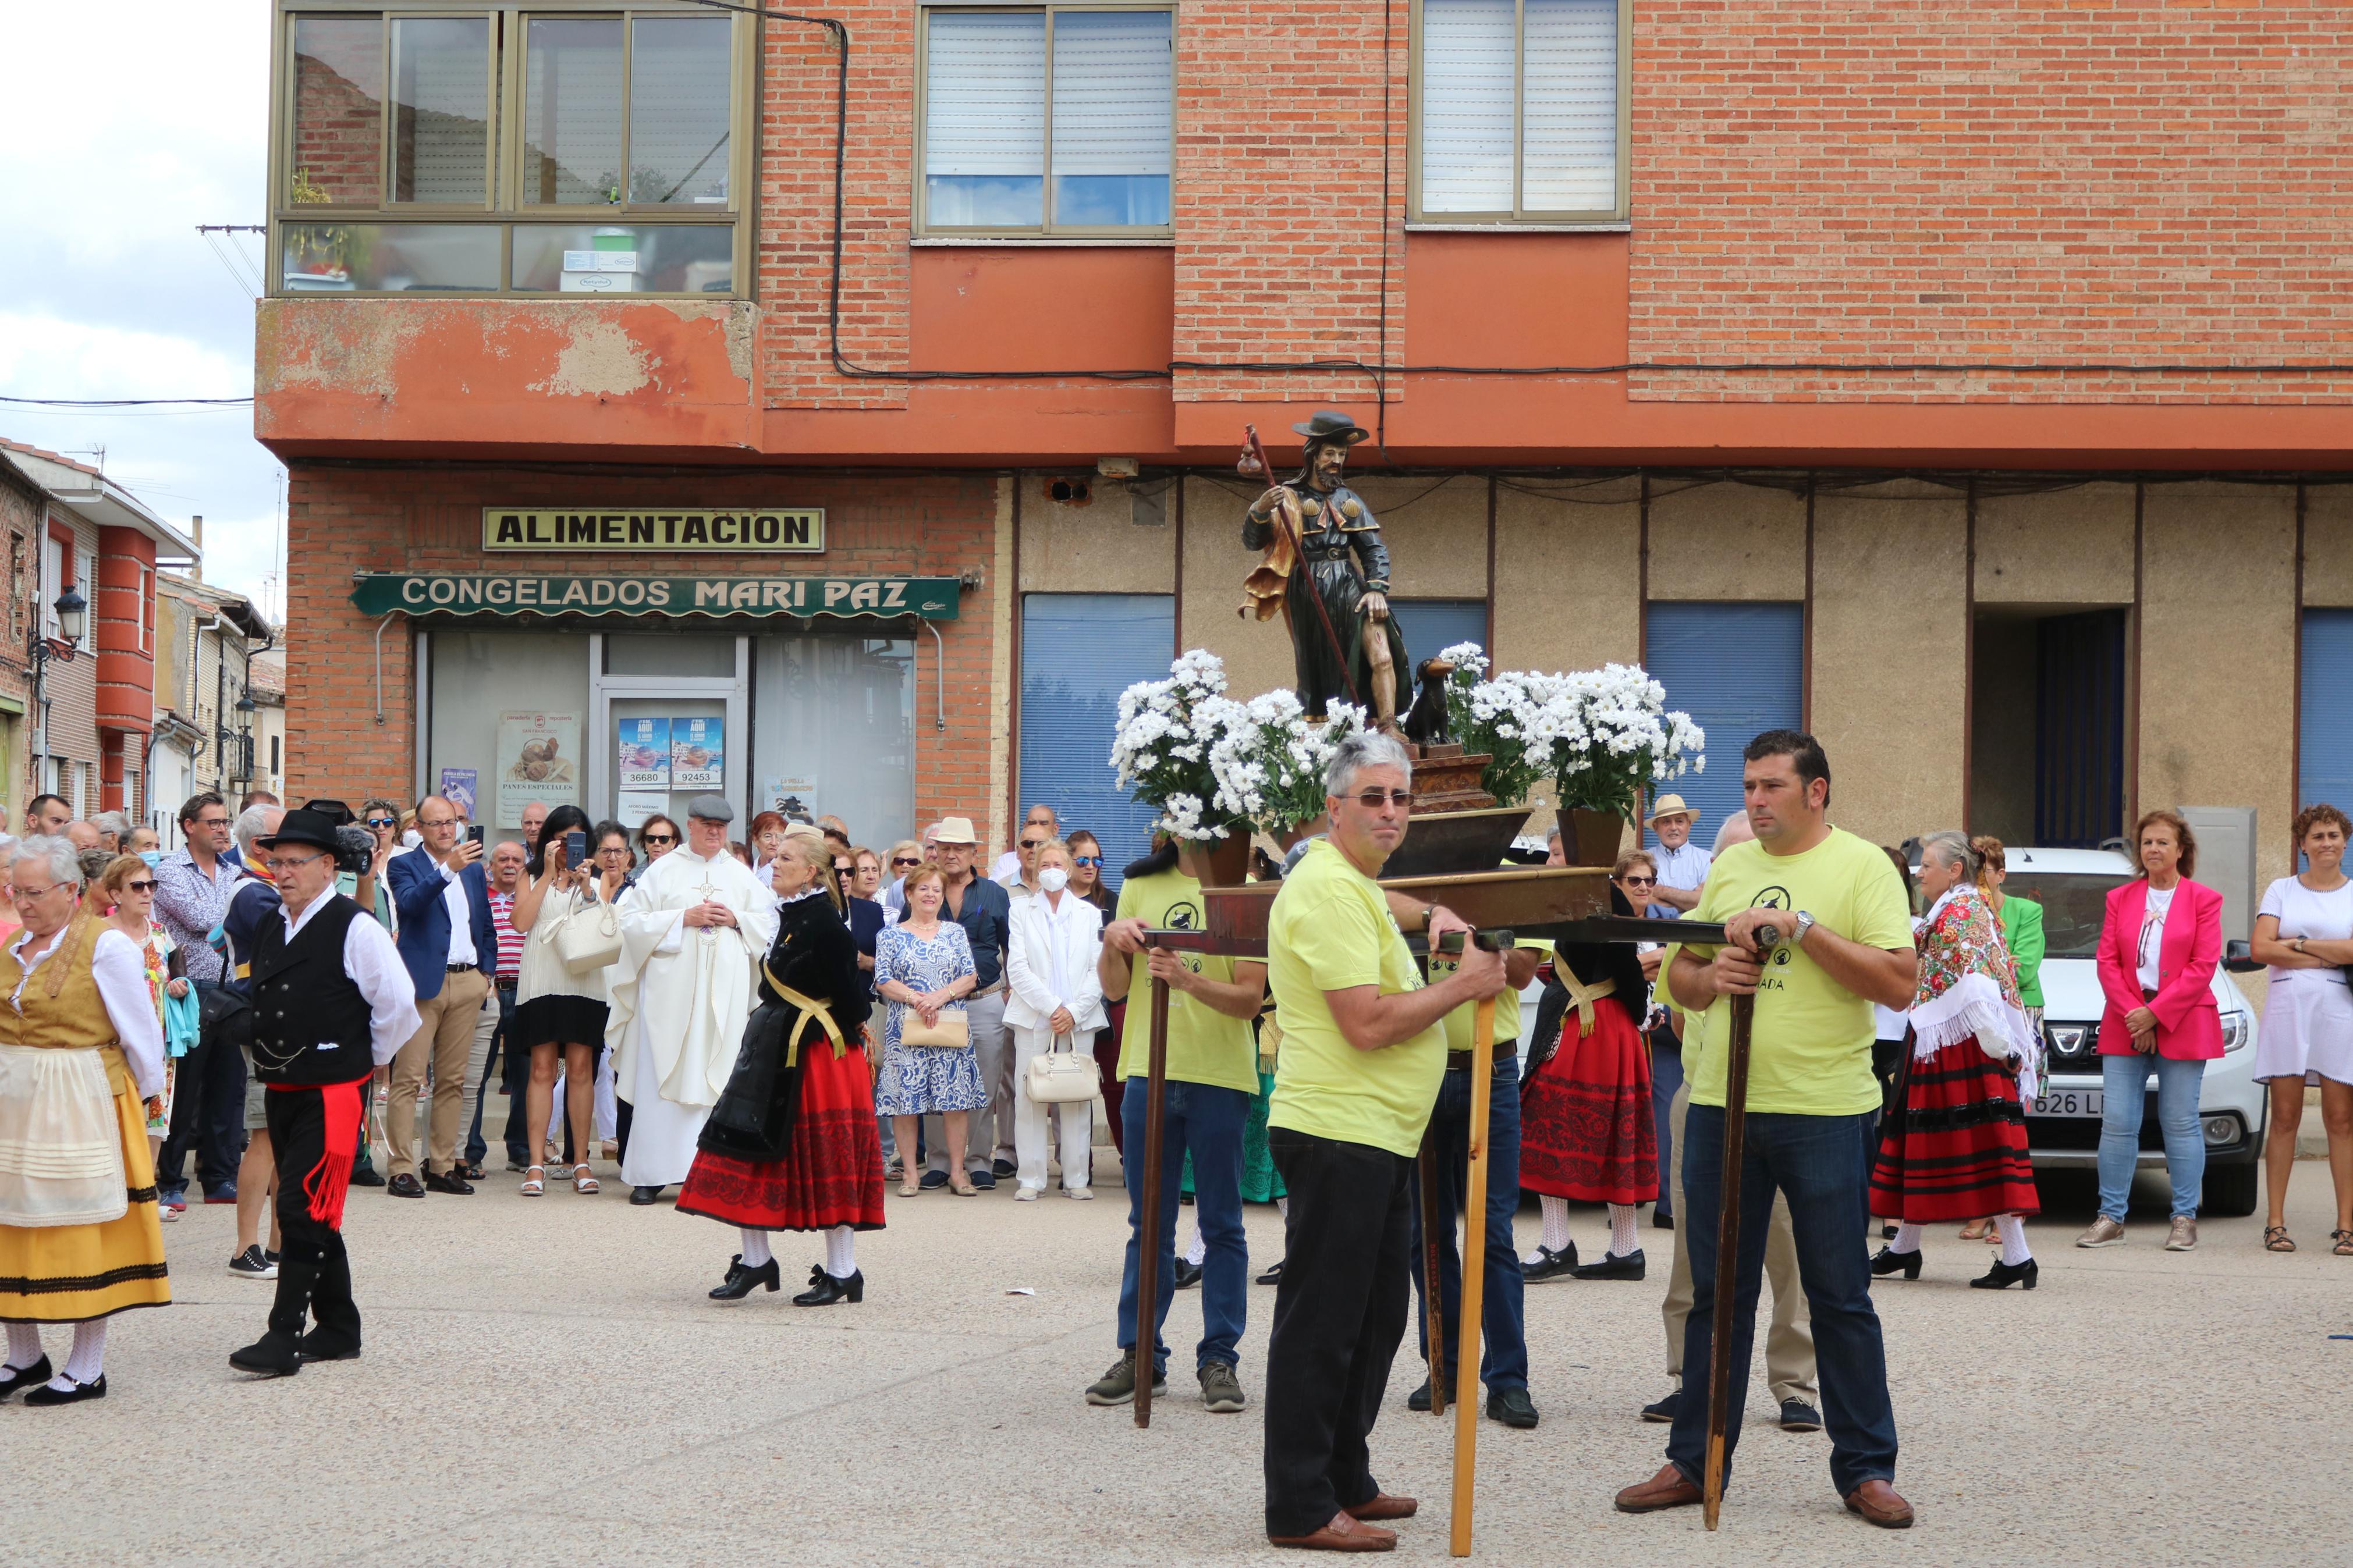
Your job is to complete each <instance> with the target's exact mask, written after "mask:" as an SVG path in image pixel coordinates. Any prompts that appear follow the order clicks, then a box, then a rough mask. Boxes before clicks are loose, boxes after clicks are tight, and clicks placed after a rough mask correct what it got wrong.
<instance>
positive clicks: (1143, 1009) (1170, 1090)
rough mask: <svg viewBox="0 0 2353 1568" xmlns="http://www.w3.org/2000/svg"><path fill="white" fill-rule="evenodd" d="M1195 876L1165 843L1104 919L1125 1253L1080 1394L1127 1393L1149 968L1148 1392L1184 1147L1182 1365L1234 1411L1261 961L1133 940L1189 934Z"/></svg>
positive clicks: (1165, 1296) (1159, 1358) (1224, 1409)
mask: <svg viewBox="0 0 2353 1568" xmlns="http://www.w3.org/2000/svg"><path fill="white" fill-rule="evenodd" d="M1206 924H1207V922H1206V921H1204V919H1203V918H1202V907H1201V884H1200V883H1198V882H1197V881H1195V880H1194V879H1192V878H1190V877H1188V876H1187V875H1186V874H1185V873H1184V872H1183V871H1182V870H1180V869H1178V868H1177V865H1176V847H1175V845H1173V844H1166V845H1163V846H1162V847H1160V849H1159V850H1158V851H1157V852H1155V855H1154V856H1153V858H1151V859H1149V860H1147V861H1145V863H1144V865H1143V866H1142V867H1140V868H1137V869H1136V871H1134V872H1132V873H1131V874H1130V875H1129V876H1128V878H1127V879H1126V880H1125V881H1124V882H1123V883H1121V884H1120V889H1119V907H1118V909H1117V910H1115V911H1114V912H1113V920H1112V922H1111V923H1110V924H1109V925H1107V926H1105V927H1104V928H1103V951H1102V952H1101V954H1100V955H1099V956H1098V957H1097V958H1096V960H1095V977H1096V978H1097V979H1098V980H1100V981H1102V982H1103V997H1104V999H1105V1000H1106V1001H1111V1002H1116V1001H1118V1000H1119V999H1120V998H1121V997H1123V996H1129V994H1130V993H1131V992H1133V993H1134V995H1133V996H1132V997H1131V998H1130V1002H1129V1005H1128V1009H1127V1024H1126V1027H1125V1028H1124V1030H1123V1031H1122V1033H1121V1036H1120V1047H1119V1076H1120V1079H1121V1080H1122V1081H1123V1082H1124V1083H1125V1084H1126V1086H1127V1090H1126V1093H1125V1094H1124V1096H1123V1097H1122V1098H1121V1100H1120V1119H1121V1121H1123V1122H1124V1123H1125V1127H1124V1131H1123V1136H1124V1139H1125V1146H1126V1148H1127V1150H1128V1156H1127V1158H1126V1159H1124V1160H1123V1161H1121V1162H1120V1165H1121V1170H1122V1173H1123V1174H1124V1178H1125V1180H1126V1182H1127V1263H1126V1267H1125V1272H1124V1274H1123V1275H1122V1276H1121V1280H1120V1288H1119V1323H1118V1328H1119V1352H1120V1353H1119V1360H1117V1361H1115V1362H1113V1363H1112V1367H1111V1370H1110V1371H1109V1372H1107V1373H1103V1376H1102V1377H1100V1378H1098V1379H1097V1380H1096V1381H1095V1383H1094V1384H1092V1386H1091V1387H1089V1388H1088V1390H1087V1403H1088V1404H1090V1405H1125V1404H1127V1403H1128V1402H1129V1401H1130V1400H1132V1399H1134V1397H1135V1361H1136V1357H1135V1346H1136V1342H1137V1340H1136V1331H1135V1318H1136V1311H1135V1287H1136V1278H1135V1277H1136V1259H1137V1253H1138V1250H1139V1247H1140V1245H1141V1243H1140V1239H1139V1238H1140V1237H1141V1235H1142V1222H1143V1215H1144V1144H1145V1110H1146V1106H1147V1096H1146V1094H1145V1074H1146V1073H1147V1072H1148V1071H1149V1070H1150V1068H1151V1053H1152V1008H1151V1006H1150V1005H1149V1002H1148V999H1147V996H1148V992H1149V990H1150V987H1149V986H1148V985H1147V984H1145V982H1147V981H1149V980H1153V979H1159V980H1166V982H1167V983H1168V1060H1167V1093H1166V1103H1165V1105H1164V1106H1163V1107H1162V1110H1161V1121H1160V1128H1161V1139H1160V1222H1159V1223H1160V1230H1159V1241H1160V1248H1159V1250H1160V1261H1159V1264H1158V1265H1157V1268H1158V1272H1157V1273H1155V1275H1154V1276H1153V1278H1154V1280H1155V1286H1156V1289H1155V1290H1154V1294H1155V1296H1156V1297H1158V1300H1156V1301H1155V1302H1154V1303H1153V1314H1152V1326H1153V1332H1152V1392H1153V1393H1154V1394H1155V1395H1157V1394H1160V1393H1161V1392H1162V1391H1163V1389H1164V1388H1165V1386H1166V1378H1167V1368H1168V1347H1167V1346H1166V1344H1163V1343H1162V1342H1161V1340H1160V1325H1161V1324H1162V1323H1164V1322H1166V1321H1167V1318H1168V1303H1169V1300H1170V1299H1171V1298H1172V1297H1173V1296H1174V1295H1175V1294H1176V1252H1175V1242H1176V1196H1177V1188H1178V1187H1179V1186H1180V1185H1182V1178H1183V1174H1184V1169H1185V1155H1186V1153H1187V1152H1188V1151H1189V1152H1191V1154H1192V1156H1193V1202H1194V1210H1193V1212H1194V1214H1195V1215H1196V1216H1197V1223H1198V1225H1199V1226H1200V1229H1201V1239H1202V1242H1203V1243H1204V1245H1205V1247H1206V1248H1207V1250H1206V1251H1205V1253H1204V1254H1203V1257H1202V1259H1201V1343H1200V1346H1199V1349H1198V1352H1196V1354H1195V1358H1194V1363H1195V1365H1194V1370H1195V1373H1196V1374H1197V1375H1198V1378H1199V1379H1200V1384H1201V1403H1202V1404H1203V1405H1207V1406H1208V1407H1209V1408H1210V1409H1211V1410H1214V1411H1216V1412H1218V1413H1219V1415H1230V1414H1232V1413H1234V1412H1235V1411H1238V1410H1240V1409H1241V1408H1242V1405H1243V1397H1242V1386H1241V1383H1240V1380H1239V1379H1238V1378H1237V1377H1236V1375H1235V1372H1234V1369H1235V1367H1236V1365H1237V1364H1238V1363H1240V1359H1241V1352H1240V1350H1239V1349H1238V1348H1237V1347H1238V1346H1239V1345H1240V1342H1241V1337H1242V1328H1243V1323H1244V1321H1245V1317H1246V1308H1247V1307H1248V1304H1249V1299H1250V1245H1249V1241H1248V1239H1247V1237H1245V1236H1244V1235H1243V1232H1242V1188H1241V1183H1242V1132H1243V1130H1244V1128H1245V1127H1246V1126H1247V1125H1248V1124H1249V1121H1250V1100H1251V1097H1252V1096H1254V1095H1255V1094H1256V1093H1257V1092H1258V1046H1257V1044H1256V1042H1255V1041H1253V1040H1252V1039H1251V1037H1250V1020H1251V1019H1252V1018H1254V1017H1256V1016H1258V1010H1259V1006H1260V1005H1261V1003H1262V1002H1263V1001H1264V999H1265V996H1266V965H1265V964H1263V963H1246V962H1242V961H1240V960H1236V959H1231V958H1220V957H1217V956H1215V955H1213V954H1208V953H1199V952H1176V951H1175V950H1173V949H1169V948H1155V949H1153V950H1151V951H1150V952H1145V947H1144V933H1145V931H1200V930H1203V929H1204V928H1205V926H1206Z"/></svg>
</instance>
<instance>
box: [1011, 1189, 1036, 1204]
mask: <svg viewBox="0 0 2353 1568" xmlns="http://www.w3.org/2000/svg"><path fill="white" fill-rule="evenodd" d="M1013 1201H1014V1202H1015V1203H1017V1204H1034V1203H1036V1202H1037V1201H1038V1189H1037V1188H1035V1187H1023V1188H1022V1189H1021V1190H1020V1191H1018V1192H1017V1193H1015V1194H1013Z"/></svg>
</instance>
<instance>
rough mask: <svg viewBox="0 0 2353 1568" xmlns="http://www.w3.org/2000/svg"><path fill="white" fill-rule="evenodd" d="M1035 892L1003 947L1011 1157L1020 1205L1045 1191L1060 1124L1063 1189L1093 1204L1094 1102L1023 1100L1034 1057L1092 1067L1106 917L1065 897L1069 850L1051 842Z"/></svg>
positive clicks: (1020, 903) (1018, 911)
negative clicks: (1068, 1057)
mask: <svg viewBox="0 0 2353 1568" xmlns="http://www.w3.org/2000/svg"><path fill="white" fill-rule="evenodd" d="M1037 865H1038V873H1037V874H1038V893H1037V896H1036V897H1034V898H1028V899H1017V900H1014V903H1013V921H1012V933H1011V935H1010V936H1009V938H1008V941H1007V942H1006V962H1005V973H1006V980H1007V983H1008V984H1007V988H1006V998H1005V1024H1006V1027H1008V1028H1009V1029H1011V1030H1012V1031H1013V1152H1014V1155H1015V1163H1016V1165H1017V1166H1018V1173H1017V1174H1018V1180H1019V1182H1020V1184H1021V1185H1020V1189H1019V1190H1018V1191H1017V1192H1016V1193H1015V1194H1013V1196H1014V1199H1015V1201H1016V1202H1022V1203H1027V1202H1033V1201H1035V1200H1036V1198H1037V1196H1038V1194H1039V1193H1042V1192H1044V1191H1045V1190H1046V1118H1047V1116H1048V1114H1049V1113H1053V1114H1054V1115H1056V1116H1058V1117H1059V1118H1060V1121H1061V1125H1062V1134H1061V1150H1062V1191H1063V1192H1064V1193H1065V1194H1068V1195H1069V1196H1071V1197H1073V1198H1081V1199H1084V1198H1091V1197H1093V1196H1094V1195H1095V1194H1094V1191H1093V1188H1092V1186H1091V1185H1090V1182H1091V1179H1092V1176H1091V1171H1090V1165H1091V1162H1092V1153H1093V1147H1094V1115H1093V1112H1094V1108H1093V1106H1092V1105H1091V1104H1062V1105H1041V1104H1039V1103H1038V1102H1037V1101H1036V1100H1031V1099H1030V1098H1029V1083H1028V1078H1029V1062H1030V1059H1031V1058H1034V1057H1036V1056H1037V1055H1038V1054H1039V1052H1040V1051H1046V1050H1057V1049H1059V1050H1068V1051H1076V1052H1078V1053H1080V1054H1081V1055H1082V1056H1085V1057H1087V1058H1090V1059H1092V1056H1093V1052H1094V1037H1095V1031H1096V1030H1098V1029H1100V1028H1102V1027H1103V984H1102V982H1100V981H1099V980H1097V979H1096V978H1095V955H1096V953H1097V952H1099V951H1100V950H1101V949H1102V947H1103V914H1102V911H1101V910H1097V909H1096V908H1095V907H1094V906H1093V905H1092V904H1090V903H1088V902H1087V901H1086V900H1083V899H1082V898H1080V897H1079V895H1078V894H1077V893H1075V892H1073V891H1071V849H1070V846H1069V845H1067V844H1064V843H1062V842H1061V841H1060V839H1049V840H1048V841H1047V842H1046V843H1045V844H1044V845H1042V846H1040V847H1039V850H1038V861H1037Z"/></svg>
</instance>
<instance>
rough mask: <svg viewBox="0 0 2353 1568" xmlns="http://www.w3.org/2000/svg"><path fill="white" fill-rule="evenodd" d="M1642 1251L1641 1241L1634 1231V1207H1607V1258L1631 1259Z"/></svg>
mask: <svg viewBox="0 0 2353 1568" xmlns="http://www.w3.org/2000/svg"><path fill="white" fill-rule="evenodd" d="M1641 1250H1642V1240H1641V1237H1640V1236H1638V1235H1637V1234H1635V1230H1634V1205H1632V1204H1611V1205H1609V1256H1611V1257H1612V1258H1631V1257H1633V1256H1634V1254H1636V1253H1638V1252H1640V1251H1641Z"/></svg>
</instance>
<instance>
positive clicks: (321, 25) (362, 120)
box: [289, 16, 384, 205]
mask: <svg viewBox="0 0 2353 1568" xmlns="http://www.w3.org/2000/svg"><path fill="white" fill-rule="evenodd" d="M382 27H383V24H382V23H381V22H379V21H378V20H377V19H376V18H375V17H373V16H365V17H328V16H312V17H306V18H304V19H303V20H302V22H301V24H300V25H299V26H297V27H296V30H295V37H296V40H297V41H296V47H297V48H298V49H307V50H315V51H316V53H315V54H313V55H307V56H303V57H301V58H298V59H297V61H296V71H295V88H296V92H295V100H294V157H293V163H292V165H291V167H292V169H293V170H299V171H301V172H303V173H305V174H307V175H308V176H309V179H310V183H311V184H313V185H316V186H318V187H319V188H320V189H321V190H322V191H324V192H325V193H326V197H327V200H329V201H333V202H357V203H360V204H362V205H368V204H372V203H373V202H375V199H376V193H377V189H378V184H379V181H380V179H381V177H382V174H381V160H382V156H383V141H382V138H383V117H382V114H381V113H380V111H379V106H378V104H377V102H376V94H377V93H379V92H381V91H382V90H383V82H384V42H383V32H382ZM291 177H292V175H291V174H289V178H291Z"/></svg>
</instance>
